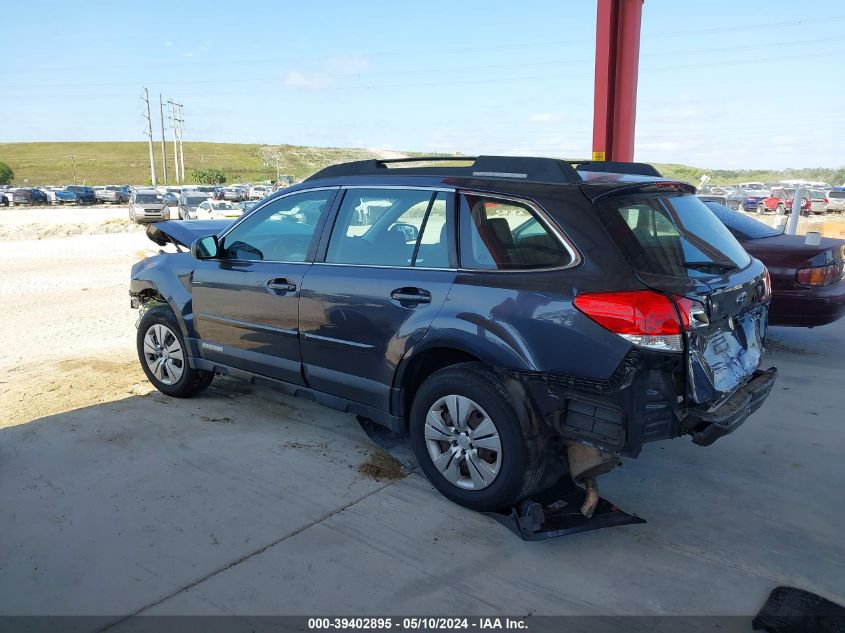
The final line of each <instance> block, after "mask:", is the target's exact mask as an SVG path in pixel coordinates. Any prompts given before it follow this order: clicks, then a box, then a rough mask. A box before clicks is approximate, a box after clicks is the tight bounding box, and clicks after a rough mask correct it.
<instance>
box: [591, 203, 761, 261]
mask: <svg viewBox="0 0 845 633" xmlns="http://www.w3.org/2000/svg"><path fill="white" fill-rule="evenodd" d="M598 213H599V217H600V218H601V220H602V222H604V224H605V226H606V227H607V229H608V231H609V232H610V234H611V236H612V237H613V238H614V240H615V241H616V243H617V245H618V246H619V248H620V249H621V251H622V253H623V254H624V255H625V257H626V258H627V259H628V261H629V262H630V263H631V264H632V265H633V266H634V267H635V268H636V269H637V270H639V271H641V272H644V273H653V274H658V275H671V276H673V277H698V276H702V275H714V274H721V273H724V272H725V271H726V270H732V269H738V268H745V267H746V266H748V265H749V264H750V263H751V258H750V257H749V255H748V253H746V252H745V250H743V248H742V246H741V245H740V243H739V242H737V241H736V238H735V237H734V236H733V235H732V234H731V232H730V231H728V229H727V228H726V227H725V225H724V224H722V222H720V221H719V219H718V218H717V217H716V216H715V215H714V214H713V212H712V211H711V210H710V209H709V208H707V206H706V205H705V204H704V203H703V202H701V201H700V200H699V199H698V198H696V197H695V196H693V195H683V194H664V193H653V194H651V193H641V194H635V195H630V196H620V197H614V198H611V199H610V200H608V202H607V203H605V204H604V205H601V206H600V207H599V209H598Z"/></svg>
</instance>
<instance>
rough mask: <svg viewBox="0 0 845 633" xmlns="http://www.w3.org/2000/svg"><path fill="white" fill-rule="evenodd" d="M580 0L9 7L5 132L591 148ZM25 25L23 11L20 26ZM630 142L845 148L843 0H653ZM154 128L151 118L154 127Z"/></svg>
mask: <svg viewBox="0 0 845 633" xmlns="http://www.w3.org/2000/svg"><path fill="white" fill-rule="evenodd" d="M595 13H596V7H595V2H594V1H593V0H556V1H550V2H544V1H534V0H522V1H521V2H513V1H508V2H494V1H490V0H488V1H487V2H480V1H472V0H468V1H459V0H450V1H440V0H426V1H425V2H420V1H418V2H396V1H393V2H378V1H375V0H373V1H369V0H357V1H354V2H334V1H331V0H322V1H319V2H302V1H301V0H299V1H297V2H282V1H275V2H274V1H254V2H253V1H250V0H242V1H241V2H238V3H231V2H226V3H219V4H218V3H215V2H210V1H203V2H194V1H193V0H189V1H180V2H173V1H172V0H169V1H167V2H165V1H160V0H145V1H143V2H133V3H130V2H124V1H121V2H114V1H108V2H106V1H102V2H86V1H84V0H80V1H78V2H65V1H58V0H55V1H53V2H39V1H37V0H29V1H27V2H23V1H21V0H18V1H17V2H14V3H7V4H6V5H5V6H4V11H3V16H2V23H3V24H4V29H3V32H4V33H3V37H2V38H0V142H13V141H69V140H93V141H100V140H102V141H110V140H144V138H145V137H144V136H143V135H142V129H143V126H144V122H143V119H142V118H141V109H142V104H141V101H140V100H139V94H140V93H141V90H142V87H143V86H146V87H148V88H149V90H150V94H151V96H152V97H153V98H154V99H155V104H154V105H155V108H154V113H155V112H156V111H157V110H156V108H157V106H158V101H157V100H158V94H159V92H161V93H163V94H164V96H165V99H167V98H168V97H171V98H173V99H175V100H178V101H181V102H182V103H183V104H184V114H185V131H184V138H185V140H202V141H220V142H248V143H293V144H301V145H323V146H337V147H368V148H384V149H396V150H416V151H461V152H464V153H480V152H486V153H494V152H495V153H510V154H536V155H550V156H565V157H573V158H574V157H584V156H588V155H589V152H590V150H591V147H590V144H591V138H592V103H593V70H594V68H593V64H594V54H595ZM18 24H21V25H23V24H25V25H27V26H26V28H14V25H18ZM642 32H643V36H642V44H641V51H640V54H641V57H640V82H639V98H638V106H637V108H638V118H637V144H636V158H637V159H640V160H649V161H660V162H679V163H687V164H692V165H698V166H708V167H723V168H743V167H748V168H752V167H762V168H783V167H804V166H827V167H838V166H841V165H843V164H845V151H844V150H845V143H843V141H845V134H843V132H845V87H843V86H845V84H843V82H842V66H843V61H845V5H843V4H842V2H841V0H817V1H815V2H812V3H808V4H803V3H796V2H791V1H790V2H787V1H785V0H770V1H763V0H760V1H750V0H749V1H743V2H738V1H736V0H733V1H728V0H708V1H706V2H688V1H686V0H646V2H645V5H644V7H643V27H642ZM156 134H158V133H157V132H156Z"/></svg>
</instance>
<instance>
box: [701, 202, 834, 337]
mask: <svg viewBox="0 0 845 633" xmlns="http://www.w3.org/2000/svg"><path fill="white" fill-rule="evenodd" d="M704 204H706V205H707V206H708V207H709V209H710V210H711V211H713V213H715V214H716V217H718V218H719V219H720V220H721V221H722V223H723V224H724V225H725V226H726V227H727V228H728V230H729V231H730V232H731V233H733V235H734V237H735V238H736V239H737V240H738V241H739V243H740V244H742V247H743V248H744V249H745V250H746V251H748V253H749V254H750V255H752V256H754V257H756V258H757V259H759V260H760V261H761V262H763V263H764V264H765V265H766V268H768V269H769V275H771V280H772V304H771V306H770V308H769V324H770V325H794V326H798V327H814V326H816V325H826V324H828V323H833V322H834V321H836V320H837V319H839V318H841V317H842V316H845V240H837V239H833V238H829V237H823V238H821V243H820V244H819V245H818V246H810V245H808V244H805V243H804V240H805V238H804V236H803V235H785V234H784V233H782V232H781V230H780V229H773V228H772V227H770V226H769V225H768V224H763V223H762V222H758V221H757V220H754V219H753V218H750V217H748V216H747V215H744V214H742V213H738V212H737V211H734V210H733V209H730V208H728V207H726V206H725V205H723V204H719V203H717V202H707V201H705V202H704Z"/></svg>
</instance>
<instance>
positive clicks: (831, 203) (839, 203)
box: [825, 189, 845, 213]
mask: <svg viewBox="0 0 845 633" xmlns="http://www.w3.org/2000/svg"><path fill="white" fill-rule="evenodd" d="M825 211H827V212H828V213H843V212H845V190H836V189H832V190H830V191H828V192H827V204H826V205H825Z"/></svg>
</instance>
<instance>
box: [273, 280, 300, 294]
mask: <svg viewBox="0 0 845 633" xmlns="http://www.w3.org/2000/svg"><path fill="white" fill-rule="evenodd" d="M267 288H268V289H269V290H270V292H275V293H277V294H285V293H288V292H296V286H295V285H294V284H292V283H289V282H288V280H287V279H271V280H270V281H268V282H267Z"/></svg>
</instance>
